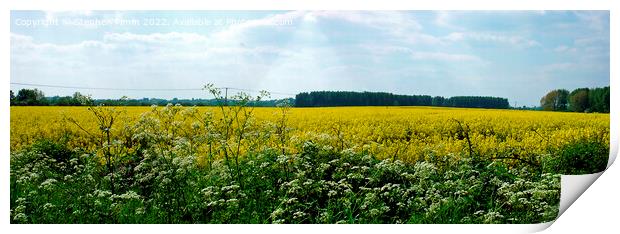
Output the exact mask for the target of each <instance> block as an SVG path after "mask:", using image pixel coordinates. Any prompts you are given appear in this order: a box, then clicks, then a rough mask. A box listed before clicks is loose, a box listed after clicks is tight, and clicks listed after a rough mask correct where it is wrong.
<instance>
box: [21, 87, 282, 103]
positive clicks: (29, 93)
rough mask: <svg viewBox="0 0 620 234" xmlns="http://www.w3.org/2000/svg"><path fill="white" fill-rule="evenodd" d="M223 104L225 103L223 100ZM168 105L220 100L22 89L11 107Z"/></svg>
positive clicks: (229, 101)
mask: <svg viewBox="0 0 620 234" xmlns="http://www.w3.org/2000/svg"><path fill="white" fill-rule="evenodd" d="M284 101H288V102H289V103H293V102H294V100H293V99H292V98H290V99H278V100H262V101H258V102H256V101H254V102H251V103H250V105H253V106H265V107H268V106H276V105H277V104H278V103H282V102H284ZM221 102H224V101H223V100H222V101H221ZM168 103H171V104H181V105H183V106H216V105H218V100H216V99H178V98H173V99H161V98H142V99H129V98H121V99H91V98H90V97H89V96H86V95H83V94H81V93H79V92H76V93H74V94H73V95H72V96H53V97H45V95H44V94H43V92H42V91H41V90H38V89H21V90H19V91H18V92H17V95H15V94H14V93H13V90H11V105H12V106H85V105H100V104H102V105H106V106H152V105H158V106H165V105H167V104H168ZM226 104H229V105H233V104H235V101H234V100H228V101H226Z"/></svg>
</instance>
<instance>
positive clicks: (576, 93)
mask: <svg viewBox="0 0 620 234" xmlns="http://www.w3.org/2000/svg"><path fill="white" fill-rule="evenodd" d="M589 91H590V90H589V89H588V88H582V89H575V90H573V91H572V92H571V93H570V95H569V96H568V102H569V107H570V110H571V111H574V112H584V111H586V110H588V109H589V108H590V102H589V99H588V93H589Z"/></svg>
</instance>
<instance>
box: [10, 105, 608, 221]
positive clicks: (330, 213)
mask: <svg viewBox="0 0 620 234" xmlns="http://www.w3.org/2000/svg"><path fill="white" fill-rule="evenodd" d="M10 115H11V129H10V131H11V222H14V223H536V222H545V221H550V220H552V219H554V218H555V215H556V214H557V209H558V205H559V204H558V203H559V176H558V175H559V174H583V173H593V172H598V171H600V170H603V169H604V168H605V166H606V164H607V157H608V153H609V115H608V114H592V113H588V114H584V113H557V112H542V111H516V110H486V109H455V108H431V107H338V108H291V107H286V106H283V107H278V108H252V107H248V106H221V107H201V108H196V107H181V106H172V105H169V106H167V107H90V108H88V107H11V113H10Z"/></svg>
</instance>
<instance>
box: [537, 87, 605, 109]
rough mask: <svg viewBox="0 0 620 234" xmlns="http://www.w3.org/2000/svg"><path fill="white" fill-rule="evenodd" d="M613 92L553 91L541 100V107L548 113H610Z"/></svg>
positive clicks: (590, 89)
mask: <svg viewBox="0 0 620 234" xmlns="http://www.w3.org/2000/svg"><path fill="white" fill-rule="evenodd" d="M610 97H611V90H610V88H609V86H606V87H603V88H578V89H575V90H573V91H572V92H569V91H568V90H566V89H556V90H552V91H550V92H549V93H547V94H546V95H545V96H543V97H542V98H541V99H540V106H541V107H542V109H543V110H547V111H573V112H599V113H609V109H610Z"/></svg>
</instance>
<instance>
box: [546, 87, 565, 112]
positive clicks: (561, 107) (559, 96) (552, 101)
mask: <svg viewBox="0 0 620 234" xmlns="http://www.w3.org/2000/svg"><path fill="white" fill-rule="evenodd" d="M568 95H569V92H568V90H566V89H556V90H553V91H551V92H549V93H547V95H545V96H544V97H542V98H541V99H540V106H541V107H542V108H543V110H546V111H565V110H566V109H567V106H568Z"/></svg>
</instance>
